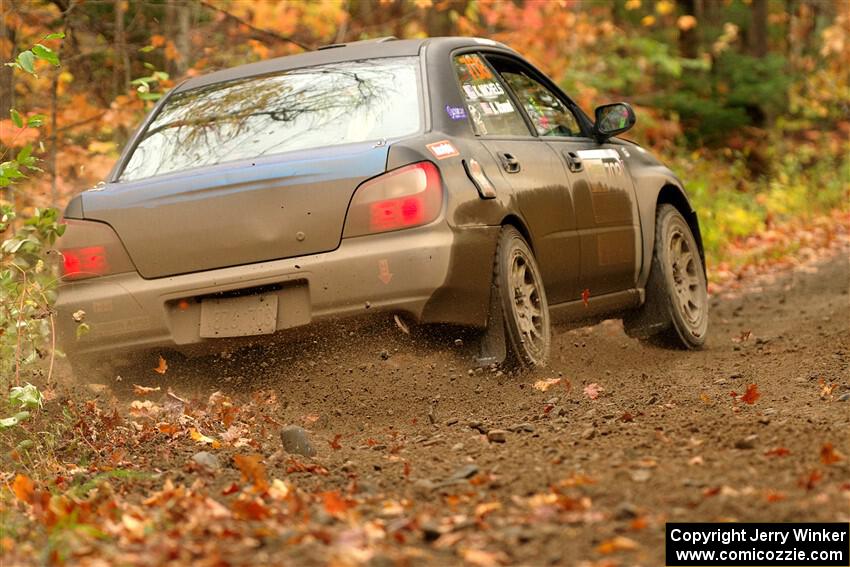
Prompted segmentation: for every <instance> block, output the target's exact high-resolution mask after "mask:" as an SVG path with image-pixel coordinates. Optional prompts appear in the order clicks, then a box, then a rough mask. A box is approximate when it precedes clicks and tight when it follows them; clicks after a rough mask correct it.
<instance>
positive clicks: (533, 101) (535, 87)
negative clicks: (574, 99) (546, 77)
mask: <svg viewBox="0 0 850 567" xmlns="http://www.w3.org/2000/svg"><path fill="white" fill-rule="evenodd" d="M499 74H500V75H501V76H502V78H503V79H504V80H505V82H506V83H507V84H508V86H509V87H510V88H511V90H513V91H514V93H515V94H516V97H517V99H518V100H519V102H520V104H522V106H523V108H525V112H526V113H527V114H528V117H529V118H531V122H532V124H534V127H535V128H536V129H537V133H538V134H539V135H540V136H581V135H582V132H581V128H580V127H579V123H578V120H576V117H575V115H574V114H573V113H572V111H570V109H569V108H567V106H566V105H565V104H564V103H563V102H561V100H560V99H559V98H558V97H556V96H555V95H554V94H553V93H552V91H550V90H549V89H547V88H546V87H544V86H543V85H541V84H540V83H538V82H537V81H535V80H534V79H532V78H531V77H529V76H528V75H527V74H526V73H525V72H524V71H522V70H520V69H516V68H512V69H511V70H509V71H508V70H505V71H500V72H499Z"/></svg>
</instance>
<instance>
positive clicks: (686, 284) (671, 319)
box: [624, 204, 708, 349]
mask: <svg viewBox="0 0 850 567" xmlns="http://www.w3.org/2000/svg"><path fill="white" fill-rule="evenodd" d="M624 324H625V329H626V332H628V333H629V334H630V335H632V336H637V337H638V338H642V339H646V338H648V339H653V341H654V342H660V343H662V344H671V345H678V346H681V347H685V348H689V349H696V348H700V347H702V346H703V344H705V337H706V334H707V333H708V291H707V284H706V280H705V270H704V268H703V264H702V258H701V257H700V254H699V248H698V247H697V243H696V239H695V238H694V235H693V233H692V232H691V228H690V227H689V226H688V223H687V221H685V219H684V217H682V214H681V213H680V212H679V211H678V210H677V209H676V208H675V207H673V206H672V205H668V204H664V205H661V206H660V207H659V208H658V211H657V212H656V216H655V246H654V252H653V255H652V268H651V271H650V274H649V281H647V284H646V301H645V303H644V305H643V307H642V308H641V309H640V310H639V311H638V312H636V313H635V314H632V315H630V316H628V317H626V319H625V320H624Z"/></svg>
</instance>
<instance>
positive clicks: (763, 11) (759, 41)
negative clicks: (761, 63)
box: [748, 0, 768, 57]
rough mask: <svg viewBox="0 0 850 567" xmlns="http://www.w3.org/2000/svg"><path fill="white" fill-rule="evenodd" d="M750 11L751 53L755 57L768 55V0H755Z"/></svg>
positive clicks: (749, 35)
mask: <svg viewBox="0 0 850 567" xmlns="http://www.w3.org/2000/svg"><path fill="white" fill-rule="evenodd" d="M750 13H751V16H752V19H751V21H750V29H749V34H748V37H749V40H750V41H749V43H750V53H751V54H752V55H753V56H754V57H764V56H765V55H767V13H768V5H767V0H753V3H752V4H751V12H750Z"/></svg>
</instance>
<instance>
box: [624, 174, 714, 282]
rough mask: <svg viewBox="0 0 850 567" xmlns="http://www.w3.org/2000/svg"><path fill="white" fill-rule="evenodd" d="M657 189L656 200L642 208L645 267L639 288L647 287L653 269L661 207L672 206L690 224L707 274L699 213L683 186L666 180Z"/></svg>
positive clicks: (639, 280) (641, 273)
mask: <svg viewBox="0 0 850 567" xmlns="http://www.w3.org/2000/svg"><path fill="white" fill-rule="evenodd" d="M657 187H658V190H657V191H655V195H654V199H651V200H649V202H648V203H647V201H646V200H644V201H643V202H644V206H642V207H641V228H642V233H643V234H642V236H643V265H642V267H641V271H640V277H639V278H638V286H639V287H641V288H642V287H644V286H645V285H646V282H647V280H648V279H649V270H650V268H651V267H652V254H653V246H654V243H655V213H656V211H658V207H660V206H661V205H672V206H673V207H675V208H676V210H678V211H679V213H681V215H682V216H683V217H684V219H685V222H687V223H688V228H690V229H691V232H692V233H693V235H694V239H695V240H696V242H697V248H698V249H699V255H700V259H701V260H702V266H703V272H705V269H706V267H705V250H704V248H703V242H702V234H701V233H700V227H699V219H698V218H697V213H696V211H695V210H694V208H693V206H692V205H691V202H690V201H689V200H688V197H687V195H686V194H685V191H684V189H683V188H682V186H681V185H679V184H678V183H675V182H673V181H672V180H670V179H669V178H668V179H664V180H663V181H662V182H661V183H660V184H659V185H658V186H657ZM644 196H646V197H651V196H652V193H651V192H650V193H649V195H647V194H646V193H644ZM646 205H650V206H646Z"/></svg>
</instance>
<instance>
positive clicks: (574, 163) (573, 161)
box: [564, 152, 584, 173]
mask: <svg viewBox="0 0 850 567" xmlns="http://www.w3.org/2000/svg"><path fill="white" fill-rule="evenodd" d="M564 158H565V159H566V160H567V167H569V169H570V171H572V172H573V173H577V172H579V171H581V170H582V169H583V168H584V164H583V163H582V161H581V158H580V157H578V154H577V153H575V152H564Z"/></svg>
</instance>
